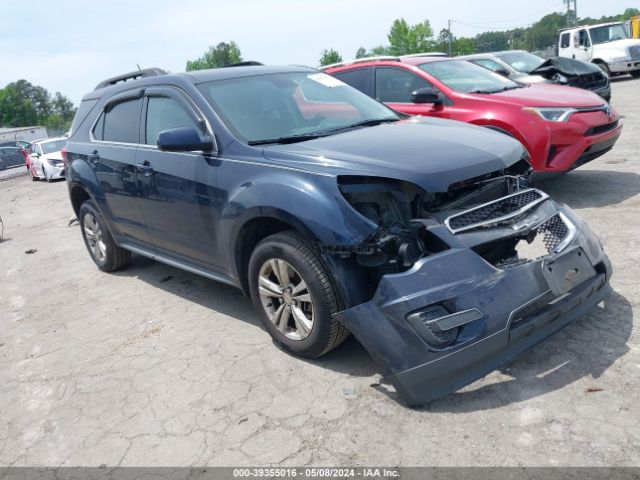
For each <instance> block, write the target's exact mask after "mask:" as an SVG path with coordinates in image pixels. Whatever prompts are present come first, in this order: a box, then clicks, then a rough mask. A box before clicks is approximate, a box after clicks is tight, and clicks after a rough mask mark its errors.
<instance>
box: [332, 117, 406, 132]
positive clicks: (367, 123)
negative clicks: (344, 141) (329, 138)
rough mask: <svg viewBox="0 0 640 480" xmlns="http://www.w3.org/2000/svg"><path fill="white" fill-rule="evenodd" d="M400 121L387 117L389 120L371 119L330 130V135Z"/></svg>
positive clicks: (396, 118)
mask: <svg viewBox="0 0 640 480" xmlns="http://www.w3.org/2000/svg"><path fill="white" fill-rule="evenodd" d="M398 120H400V119H399V118H398V117H387V118H371V119H369V120H362V121H361V122H356V123H352V124H351V125H345V126H344V127H338V128H333V129H331V130H328V133H338V132H342V131H344V130H351V129H353V128H359V127H375V126H376V125H380V124H381V123H392V122H397V121H398Z"/></svg>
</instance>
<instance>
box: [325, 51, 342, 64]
mask: <svg viewBox="0 0 640 480" xmlns="http://www.w3.org/2000/svg"><path fill="white" fill-rule="evenodd" d="M341 61H342V57H341V56H340V54H339V53H338V52H337V51H336V50H334V49H333V48H330V49H328V50H326V49H325V50H323V51H322V55H321V56H320V66H321V67H324V66H326V65H331V64H332V63H339V62H341Z"/></svg>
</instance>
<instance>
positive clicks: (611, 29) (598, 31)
mask: <svg viewBox="0 0 640 480" xmlns="http://www.w3.org/2000/svg"><path fill="white" fill-rule="evenodd" d="M589 33H590V34H591V43H593V44H594V45H597V44H599V43H609V42H615V41H616V40H624V39H626V38H629V34H628V33H627V30H626V29H625V28H624V25H622V24H621V23H616V24H615V25H604V26H602V27H595V28H590V29H589Z"/></svg>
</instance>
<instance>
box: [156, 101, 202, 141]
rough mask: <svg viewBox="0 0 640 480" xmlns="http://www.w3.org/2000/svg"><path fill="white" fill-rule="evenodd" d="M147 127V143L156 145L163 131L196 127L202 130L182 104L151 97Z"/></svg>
mask: <svg viewBox="0 0 640 480" xmlns="http://www.w3.org/2000/svg"><path fill="white" fill-rule="evenodd" d="M146 125H147V127H146V132H145V136H146V139H145V142H144V143H146V144H147V145H155V144H156V142H157V140H158V134H159V133H160V132H161V131H162V130H168V129H170V128H178V127H194V128H196V129H198V130H200V127H199V126H198V123H197V122H196V121H195V120H194V119H193V118H192V117H191V115H189V113H188V112H187V111H186V110H185V109H184V107H183V106H182V105H180V103H178V102H177V101H176V100H175V99H173V98H170V97H149V98H148V103H147V124H146Z"/></svg>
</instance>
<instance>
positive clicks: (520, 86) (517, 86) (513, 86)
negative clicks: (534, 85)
mask: <svg viewBox="0 0 640 480" xmlns="http://www.w3.org/2000/svg"><path fill="white" fill-rule="evenodd" d="M516 88H524V85H510V86H508V87H502V88H499V89H497V90H481V89H479V88H478V89H475V90H471V91H470V92H469V93H487V94H491V93H500V92H506V91H507V90H515V89H516Z"/></svg>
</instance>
